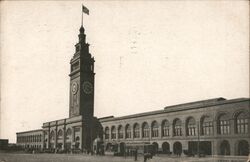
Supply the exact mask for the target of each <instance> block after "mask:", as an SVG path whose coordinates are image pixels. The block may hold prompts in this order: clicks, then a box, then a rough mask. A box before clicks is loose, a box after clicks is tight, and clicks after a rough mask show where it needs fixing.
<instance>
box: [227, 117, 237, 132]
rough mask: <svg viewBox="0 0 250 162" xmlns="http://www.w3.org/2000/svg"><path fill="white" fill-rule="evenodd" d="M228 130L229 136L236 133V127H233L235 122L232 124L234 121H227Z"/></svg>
mask: <svg viewBox="0 0 250 162" xmlns="http://www.w3.org/2000/svg"><path fill="white" fill-rule="evenodd" d="M229 127H230V128H229V130H230V132H229V133H230V134H231V135H234V134H235V133H236V130H235V129H237V128H236V125H235V122H234V119H230V121H229Z"/></svg>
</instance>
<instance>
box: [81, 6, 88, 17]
mask: <svg viewBox="0 0 250 162" xmlns="http://www.w3.org/2000/svg"><path fill="white" fill-rule="evenodd" d="M82 12H84V13H86V14H87V15H89V9H88V8H87V7H85V6H84V5H82Z"/></svg>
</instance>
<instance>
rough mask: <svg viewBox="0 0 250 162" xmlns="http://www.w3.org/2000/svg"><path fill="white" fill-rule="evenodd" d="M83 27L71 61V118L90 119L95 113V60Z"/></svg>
mask: <svg viewBox="0 0 250 162" xmlns="http://www.w3.org/2000/svg"><path fill="white" fill-rule="evenodd" d="M84 32H85V30H84V28H83V26H81V28H80V34H79V35H78V37H79V42H78V43H77V44H76V45H75V54H74V56H73V57H72V59H71V61H70V65H71V68H70V74H69V76H70V102H69V117H70V118H71V117H74V116H79V115H82V116H83V118H84V119H90V118H92V117H93V113H94V81H95V73H94V62H95V60H94V58H93V57H92V56H91V54H90V53H89V44H88V43H86V35H85V33H84Z"/></svg>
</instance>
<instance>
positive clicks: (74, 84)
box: [71, 82, 78, 94]
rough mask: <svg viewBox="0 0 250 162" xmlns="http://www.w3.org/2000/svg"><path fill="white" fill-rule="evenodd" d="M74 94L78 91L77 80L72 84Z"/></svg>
mask: <svg viewBox="0 0 250 162" xmlns="http://www.w3.org/2000/svg"><path fill="white" fill-rule="evenodd" d="M71 91H72V93H73V94H76V92H77V91H78V84H77V83H76V82H74V83H73V84H72V89H71Z"/></svg>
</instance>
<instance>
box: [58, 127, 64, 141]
mask: <svg viewBox="0 0 250 162" xmlns="http://www.w3.org/2000/svg"><path fill="white" fill-rule="evenodd" d="M62 138H63V131H62V130H61V129H60V130H59V131H58V133H57V139H59V140H60V139H62Z"/></svg>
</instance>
